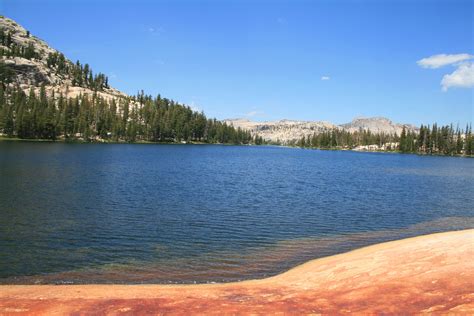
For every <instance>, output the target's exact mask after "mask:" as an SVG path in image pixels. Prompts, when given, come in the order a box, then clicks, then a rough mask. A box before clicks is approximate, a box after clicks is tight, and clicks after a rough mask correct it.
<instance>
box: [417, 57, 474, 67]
mask: <svg viewBox="0 0 474 316" xmlns="http://www.w3.org/2000/svg"><path fill="white" fill-rule="evenodd" d="M473 57H474V56H473V55H470V54H439V55H433V56H430V57H427V58H423V59H420V60H418V61H417V62H416V63H417V64H418V65H419V66H420V67H423V68H432V69H436V68H440V67H443V66H447V65H451V64H455V63H459V62H461V61H465V60H468V59H471V58H473Z"/></svg>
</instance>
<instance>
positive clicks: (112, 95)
mask: <svg viewBox="0 0 474 316" xmlns="http://www.w3.org/2000/svg"><path fill="white" fill-rule="evenodd" d="M0 29H1V30H3V31H4V32H5V33H9V34H11V39H12V42H13V43H14V44H16V45H18V46H21V47H28V46H29V45H32V46H33V48H34V51H35V52H36V53H37V56H36V58H31V59H26V58H23V57H18V56H16V57H7V56H0V62H3V63H4V64H5V65H7V66H8V68H9V69H11V70H12V71H13V73H14V82H13V84H15V85H16V84H18V85H19V86H20V87H21V88H22V89H23V90H24V91H25V92H28V91H29V90H30V89H31V88H33V89H34V90H35V91H36V92H38V91H39V89H40V87H41V86H42V85H45V88H46V91H47V93H52V92H53V91H54V92H55V93H58V95H59V93H62V94H63V96H65V97H75V96H77V95H81V94H82V95H92V94H94V93H97V92H96V91H92V90H91V89H89V88H87V87H80V86H73V84H72V83H73V81H72V78H71V77H70V76H69V75H67V74H61V73H60V72H59V71H57V69H56V68H55V67H51V66H48V62H47V60H48V56H49V54H54V53H58V54H59V52H58V51H57V50H55V49H54V48H52V47H50V46H49V45H48V44H47V43H46V42H45V41H43V40H41V39H39V38H37V37H36V36H33V35H31V34H30V33H29V32H28V31H27V30H25V29H24V28H23V27H22V26H20V25H19V24H17V23H16V22H15V21H13V20H11V19H9V18H7V17H4V16H0ZM0 49H3V50H4V51H8V50H9V48H8V47H6V46H3V45H2V44H1V43H0ZM66 62H67V63H68V64H70V65H73V63H72V62H71V61H70V60H68V59H66ZM98 94H99V95H100V96H102V97H104V98H105V99H121V98H124V97H127V95H126V94H125V93H123V92H120V91H119V90H117V89H114V88H106V89H103V91H100V92H98Z"/></svg>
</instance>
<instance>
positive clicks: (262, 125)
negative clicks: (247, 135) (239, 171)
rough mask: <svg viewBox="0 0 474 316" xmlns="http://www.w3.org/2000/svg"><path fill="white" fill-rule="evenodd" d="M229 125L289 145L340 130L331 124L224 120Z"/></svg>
mask: <svg viewBox="0 0 474 316" xmlns="http://www.w3.org/2000/svg"><path fill="white" fill-rule="evenodd" d="M224 122H226V123H227V124H228V125H232V126H234V127H235V128H239V127H240V128H242V129H245V130H248V131H250V132H251V133H252V134H253V135H258V136H261V137H263V138H264V139H265V140H267V141H273V142H281V143H284V144H285V143H289V142H291V141H293V140H296V139H300V138H301V137H303V136H305V137H308V136H311V135H313V134H314V133H321V132H323V131H325V130H330V129H334V128H338V127H337V126H336V125H334V124H332V123H330V122H323V121H320V122H311V121H293V120H280V121H271V122H253V121H249V120H247V119H228V120H224Z"/></svg>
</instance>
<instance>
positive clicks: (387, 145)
mask: <svg viewBox="0 0 474 316" xmlns="http://www.w3.org/2000/svg"><path fill="white" fill-rule="evenodd" d="M291 145H293V146H298V147H302V148H318V149H357V147H359V149H360V150H369V151H398V152H402V153H417V154H429V155H452V156H453V155H465V156H472V155H474V135H473V134H472V126H471V125H468V126H466V128H465V129H464V130H462V129H461V128H459V127H457V128H454V127H453V126H452V125H446V126H441V127H438V125H437V124H436V123H435V124H433V125H432V126H431V127H430V126H424V125H421V127H420V130H419V132H413V131H407V130H406V129H405V128H403V130H402V133H401V135H396V134H385V133H372V132H370V131H366V130H360V131H357V132H354V133H350V132H348V131H345V130H338V129H333V130H327V131H325V132H322V133H318V134H314V135H313V136H311V137H303V138H301V139H300V140H298V141H296V142H294V143H293V144H291Z"/></svg>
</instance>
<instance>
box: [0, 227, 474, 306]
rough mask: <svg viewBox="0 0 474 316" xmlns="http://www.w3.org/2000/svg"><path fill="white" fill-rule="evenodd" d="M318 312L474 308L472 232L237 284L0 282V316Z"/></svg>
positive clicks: (382, 247)
mask: <svg viewBox="0 0 474 316" xmlns="http://www.w3.org/2000/svg"><path fill="white" fill-rule="evenodd" d="M320 313H322V314H331V315H334V314H348V313H358V314H381V313H384V314H385V313H386V314H414V313H431V314H433V313H434V314H471V315H472V314H474V230H464V231H456V232H448V233H440V234H433V235H427V236H420V237H416V238H409V239H404V240H400V241H394V242H388V243H383V244H378V245H374V246H370V247H366V248H362V249H358V250H355V251H351V252H348V253H345V254H341V255H336V256H331V257H327V258H323V259H317V260H313V261H310V262H308V263H305V264H303V265H301V266H298V267H296V268H294V269H291V270H290V271H288V272H285V273H283V274H280V275H277V276H275V277H271V278H267V279H263V280H252V281H244V282H238V283H227V284H204V285H4V286H0V314H12V315H21V314H35V315H38V314H44V315H52V314H78V315H83V314H111V315H126V314H170V315H190V314H205V315H213V314H215V315H222V314H265V315H268V314H280V315H285V314H320Z"/></svg>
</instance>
